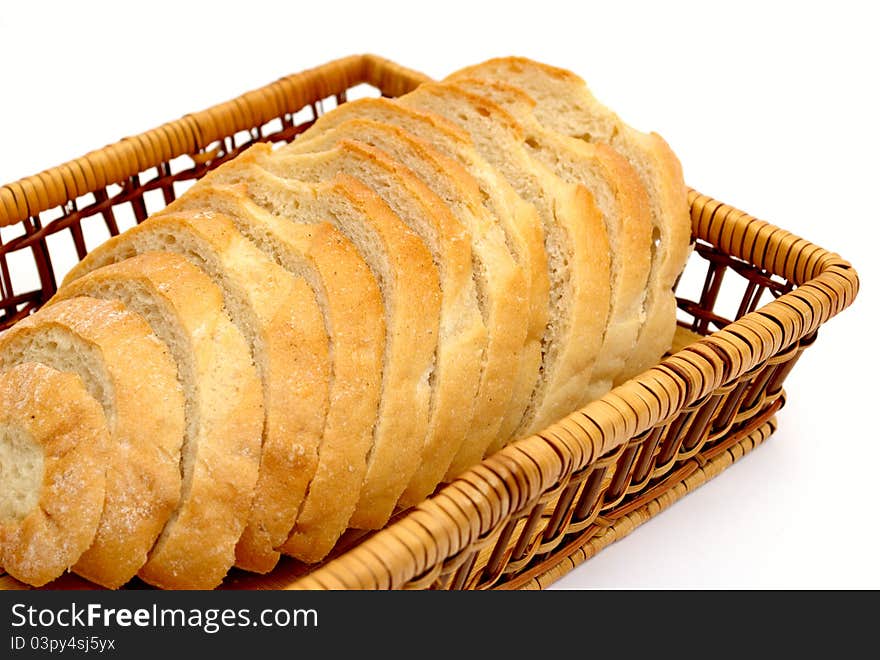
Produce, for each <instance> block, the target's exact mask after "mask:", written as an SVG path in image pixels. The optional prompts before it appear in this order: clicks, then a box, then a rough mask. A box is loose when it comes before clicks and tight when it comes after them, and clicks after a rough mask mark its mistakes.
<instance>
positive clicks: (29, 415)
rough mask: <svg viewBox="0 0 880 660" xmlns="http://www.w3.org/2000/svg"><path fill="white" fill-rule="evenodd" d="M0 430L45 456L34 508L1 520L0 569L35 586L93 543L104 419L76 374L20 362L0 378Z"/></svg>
mask: <svg viewBox="0 0 880 660" xmlns="http://www.w3.org/2000/svg"><path fill="white" fill-rule="evenodd" d="M0 429H12V430H13V432H15V433H20V434H22V435H24V436H25V437H26V438H27V440H28V441H30V442H32V443H35V444H36V445H38V446H39V448H40V451H41V453H42V462H43V470H42V475H41V479H40V483H39V494H38V496H37V498H36V506H34V507H33V508H32V509H31V510H30V511H29V512H28V513H27V514H25V515H24V516H23V517H21V518H18V519H14V518H7V519H5V520H0V566H3V567H5V569H6V570H7V571H8V572H9V574H10V575H12V576H13V577H15V578H16V579H18V580H21V581H22V582H25V583H27V584H30V585H32V586H36V587H39V586H42V585H44V584H45V583H47V582H49V581H50V580H54V579H55V578H57V577H59V576H60V575H61V574H62V573H63V572H64V571H65V570H67V569H69V568H70V567H71V566H72V565H73V564H74V563H75V562H76V560H77V559H79V558H80V556H81V555H82V553H83V552H85V551H86V549H88V547H89V546H90V545H91V544H92V541H93V539H94V537H95V532H96V531H97V529H98V523H99V522H100V520H101V512H102V510H103V508H104V493H105V472H106V466H107V458H108V456H109V445H110V436H109V433H108V430H107V420H106V418H105V417H104V411H103V410H102V409H101V405H100V404H99V403H98V402H97V401H95V400H94V399H93V398H92V397H91V396H90V395H89V393H88V392H87V391H86V389H85V387H84V386H83V383H82V381H81V380H80V378H79V377H78V376H77V375H75V374H71V373H64V372H61V371H56V370H55V369H52V368H51V367H47V366H45V365H43V364H39V363H24V364H19V365H16V366H14V367H11V368H10V369H8V370H6V371H4V372H3V373H2V374H0Z"/></svg>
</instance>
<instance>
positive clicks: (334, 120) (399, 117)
mask: <svg viewBox="0 0 880 660" xmlns="http://www.w3.org/2000/svg"><path fill="white" fill-rule="evenodd" d="M354 118H367V119H373V120H375V121H380V122H383V123H386V124H390V125H392V126H399V127H401V128H403V129H405V130H407V131H409V132H410V133H412V134H413V135H417V136H419V137H420V138H421V139H423V140H425V141H426V142H428V143H429V144H430V145H431V146H432V147H434V148H435V149H436V150H437V151H439V152H441V153H442V154H444V155H445V156H447V157H448V158H451V159H453V160H454V161H456V162H457V163H458V164H459V165H461V166H462V167H463V168H464V169H465V170H467V172H468V173H469V174H470V175H471V176H472V177H473V178H474V180H475V181H476V182H477V184H478V185H479V191H480V198H481V200H482V203H483V206H484V208H485V209H486V210H487V211H488V212H489V213H491V214H492V215H493V216H494V217H495V219H496V220H497V221H498V224H499V227H500V228H501V230H502V231H503V232H504V238H505V241H506V243H507V247H508V249H509V250H510V253H511V255H512V256H513V257H514V259H515V260H516V262H517V264H518V265H519V266H520V268H521V269H522V270H523V272H524V274H525V275H526V276H527V277H526V279H527V287H528V300H529V308H528V317H529V319H528V331H527V333H526V338H525V343H524V345H523V349H522V351H521V353H520V359H519V363H518V364H515V365H509V368H510V367H511V366H512V369H513V370H515V371H516V377H515V381H514V385H513V389H512V391H511V394H510V398H509V400H508V405H507V410H506V411H505V417H504V419H503V420H502V422H501V425H500V427H499V429H498V431H497V434H496V437H495V439H494V440H493V441H492V443H491V444H490V445H489V448H488V453H493V452H495V451H497V450H498V449H500V448H501V446H502V445H503V443H504V441H505V440H507V439H509V438H510V437H511V435H512V434H513V432H514V430H515V429H516V427H517V426H518V425H519V423H520V421H521V417H522V411H523V410H525V408H526V405H527V403H528V401H529V398H530V397H531V394H532V390H533V388H534V385H535V382H536V380H537V378H538V373H539V371H540V367H541V340H542V338H543V336H544V331H545V329H546V327H547V311H548V310H547V308H548V301H549V291H548V289H549V280H548V272H547V253H546V252H545V251H544V231H543V227H542V225H541V221H540V219H539V217H538V213H537V210H536V209H535V207H534V205H533V204H530V203H528V202H526V201H525V200H524V199H523V198H522V197H520V196H519V195H518V194H517V193H516V191H515V190H514V189H513V188H512V187H511V186H510V184H509V183H508V182H507V180H506V179H505V178H504V177H503V176H502V175H501V174H500V173H499V172H498V170H496V169H495V168H494V167H492V165H490V164H489V163H488V161H486V160H485V159H484V158H483V157H482V156H481V155H480V153H479V152H478V151H477V150H476V149H475V148H474V144H473V141H472V140H471V138H470V136H469V135H468V133H467V132H465V131H463V130H462V129H460V128H459V127H458V126H456V125H455V124H453V123H452V122H450V121H448V120H447V119H444V118H443V117H441V116H440V115H438V114H435V113H432V112H422V111H419V110H415V109H413V108H407V107H404V106H402V105H400V104H399V103H395V102H394V101H392V100H390V99H385V98H379V99H359V100H357V101H351V102H349V103H345V104H343V105H341V106H339V107H338V108H336V109H335V110H334V111H333V112H329V113H327V114H325V115H323V116H321V117H320V118H319V119H318V120H317V121H316V122H315V123H314V125H313V126H312V127H311V128H309V130H307V131H306V132H305V133H303V134H302V135H301V136H300V137H299V138H297V139H298V140H303V139H305V140H308V139H310V137H311V136H312V135H315V134H319V133H321V132H323V131H329V130H331V129H332V128H334V127H336V126H339V125H340V124H342V123H344V122H346V121H347V120H349V119H354ZM511 411H514V412H513V413H511Z"/></svg>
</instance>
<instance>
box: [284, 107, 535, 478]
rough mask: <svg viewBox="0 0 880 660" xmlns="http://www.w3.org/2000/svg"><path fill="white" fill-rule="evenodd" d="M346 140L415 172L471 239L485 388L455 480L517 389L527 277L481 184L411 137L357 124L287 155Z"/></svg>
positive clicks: (474, 459)
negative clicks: (486, 201)
mask: <svg viewBox="0 0 880 660" xmlns="http://www.w3.org/2000/svg"><path fill="white" fill-rule="evenodd" d="M346 139H357V140H359V141H361V142H364V143H366V144H369V145H370V146H372V147H375V148H377V149H379V150H381V151H383V152H385V153H386V154H388V155H390V156H391V157H392V158H394V159H395V160H396V161H397V162H399V163H401V164H402V165H404V166H405V167H407V168H409V169H410V170H412V171H413V172H414V173H415V174H416V175H417V176H418V177H419V178H420V179H421V180H422V181H423V182H425V185H427V186H428V188H430V189H431V190H432V191H433V192H434V193H435V194H436V195H437V196H438V197H439V198H440V199H442V200H443V201H444V202H445V203H446V205H447V206H448V207H449V209H450V210H451V211H452V213H453V215H454V216H455V217H456V218H457V219H458V220H459V222H460V223H461V224H462V226H464V227H465V228H466V229H467V230H468V233H469V234H470V237H471V251H472V255H473V270H474V275H475V279H476V287H477V302H478V304H479V307H480V313H481V315H482V318H483V323H484V325H485V326H486V330H487V344H486V350H485V352H484V354H483V363H482V367H481V375H480V384H479V389H478V391H477V396H476V399H475V401H474V413H473V421H472V422H471V427H470V429H469V430H468V433H467V439H466V440H465V442H464V443H463V444H462V446H461V448H460V449H459V451H458V454H456V456H455V458H454V459H453V461H452V464H451V465H450V467H449V469H448V471H447V474H446V479H447V480H448V479H451V478H454V477H455V476H457V475H458V474H459V473H461V472H463V471H464V470H466V469H467V468H469V467H471V466H472V465H474V464H475V463H478V462H479V461H480V460H481V459H482V458H483V455H484V453H485V451H486V449H487V448H488V447H489V445H490V444H491V443H492V441H493V440H495V438H496V437H497V435H498V429H499V427H500V425H501V421H502V417H503V415H504V412H505V410H506V408H507V405H508V402H509V400H510V394H511V392H512V391H513V389H514V386H515V378H516V375H517V374H516V370H515V369H512V368H511V366H512V365H516V364H518V363H519V360H520V356H521V353H522V349H523V345H524V342H525V338H526V332H527V329H528V328H527V326H528V321H529V309H528V300H527V297H526V294H527V289H526V284H525V276H524V274H523V271H522V269H521V268H520V267H519V266H518V265H517V263H516V262H515V261H514V259H513V257H512V256H511V253H510V251H509V249H508V247H507V244H506V241H505V237H504V234H503V232H502V230H501V228H500V227H499V224H498V221H497V219H496V218H495V216H494V215H492V214H491V213H490V212H489V211H488V210H487V209H486V208H485V207H484V206H483V205H482V202H481V195H480V188H479V184H478V183H477V182H476V181H475V180H474V178H473V177H472V176H471V175H470V174H468V172H467V170H465V169H464V168H463V167H461V165H459V164H458V163H457V162H456V161H454V160H452V159H451V158H449V157H447V156H444V155H443V154H441V153H440V152H439V151H437V150H436V149H434V148H433V147H431V146H430V145H429V144H428V143H427V142H425V141H422V140H420V139H418V138H416V137H415V136H414V135H413V134H412V133H409V132H408V131H406V130H404V129H402V128H400V127H397V126H393V125H390V124H385V123H381V122H377V121H373V120H370V119H352V120H350V121H347V122H344V123H342V124H340V125H338V126H336V127H334V128H332V129H329V130H327V131H324V132H322V133H315V134H312V135H311V136H310V137H309V139H308V140H302V139H298V140H297V141H296V142H294V143H293V144H292V145H291V146H290V148H288V149H287V151H288V152H289V153H309V152H319V151H326V150H329V149H332V148H333V147H335V146H336V145H337V144H338V143H339V142H341V141H342V140H346Z"/></svg>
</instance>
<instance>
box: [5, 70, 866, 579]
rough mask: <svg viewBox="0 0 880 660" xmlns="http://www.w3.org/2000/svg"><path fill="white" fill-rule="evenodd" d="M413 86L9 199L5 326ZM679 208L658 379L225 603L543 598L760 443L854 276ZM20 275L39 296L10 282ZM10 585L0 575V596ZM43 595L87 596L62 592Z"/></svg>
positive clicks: (274, 90)
mask: <svg viewBox="0 0 880 660" xmlns="http://www.w3.org/2000/svg"><path fill="white" fill-rule="evenodd" d="M424 80H427V78H426V77H425V76H423V75H422V74H419V73H417V72H414V71H411V70H409V69H405V68H403V67H401V66H399V65H397V64H394V63H392V62H389V61H387V60H383V59H381V58H378V57H375V56H372V55H362V56H352V57H348V58H345V59H342V60H338V61H335V62H332V63H329V64H326V65H324V66H321V67H318V68H316V69H312V70H309V71H306V72H303V73H300V74H296V75H292V76H288V77H286V78H282V79H281V80H278V81H277V82H275V83H272V84H270V85H267V86H265V87H262V88H260V89H257V90H254V91H252V92H249V93H247V94H244V95H243V96H240V97H238V98H236V99H234V100H231V101H228V102H226V103H221V104H219V105H217V106H214V107H212V108H209V109H207V110H203V111H201V112H196V113H193V114H188V115H185V116H184V117H183V118H181V119H179V120H177V121H173V122H170V123H167V124H164V125H162V126H160V127H158V128H156V129H153V130H150V131H147V132H145V133H142V134H140V135H136V136H133V137H129V138H125V139H123V140H122V141H120V142H117V143H115V144H112V145H109V146H107V147H104V148H103V149H99V150H97V151H94V152H91V153H89V154H87V155H86V156H83V157H81V158H78V159H76V160H73V161H70V162H68V163H65V164H63V165H60V166H58V167H55V168H53V169H50V170H47V171H45V172H42V173H40V174H38V175H36V176H31V177H28V178H25V179H22V180H20V181H17V182H15V183H11V184H8V185H6V186H3V187H2V188H0V227H3V228H4V229H3V234H2V236H0V239H2V240H0V271H2V272H0V278H2V280H0V284H2V302H0V329H3V328H6V327H9V326H10V325H12V324H13V323H15V322H16V321H17V320H18V319H20V318H23V317H24V316H26V315H28V314H30V313H31V312H33V311H34V310H35V309H37V308H39V306H40V305H41V304H43V303H44V302H45V301H46V300H48V298H49V297H51V295H52V294H53V293H54V292H55V289H56V285H57V282H58V280H59V277H60V276H62V275H63V274H64V273H63V272H60V271H61V270H62V268H60V267H59V263H60V261H59V254H62V253H65V252H66V253H68V254H69V253H71V247H72V248H73V250H74V251H75V253H76V255H77V256H78V258H79V259H82V258H83V257H84V256H85V255H86V253H87V251H88V250H87V246H86V242H87V240H86V239H87V237H88V236H91V235H92V233H93V230H94V229H95V228H96V226H100V228H101V230H102V231H103V232H104V235H105V236H111V235H116V234H118V233H119V232H120V231H121V230H124V229H125V226H124V225H125V222H124V220H125V217H130V218H131V220H130V222H131V223H133V222H141V221H143V220H144V219H146V218H147V216H148V215H149V214H150V213H153V212H156V211H158V210H159V209H160V208H162V207H163V206H164V205H166V204H168V203H170V202H171V201H172V200H174V199H175V197H176V196H177V195H179V194H180V193H181V192H182V190H183V189H184V188H185V187H186V186H187V185H188V184H189V183H191V182H192V181H193V180H195V179H198V178H199V177H201V176H202V175H203V174H205V173H206V172H207V171H209V170H210V169H212V168H214V167H217V166H218V165H219V164H221V163H223V162H225V161H226V160H228V159H230V158H232V157H234V156H235V155H236V154H238V153H240V152H241V151H242V150H243V149H246V148H247V147H248V146H249V145H251V144H252V143H254V142H257V141H262V142H288V141H290V140H292V139H293V138H294V137H295V136H296V135H297V134H299V133H301V132H302V131H304V130H305V129H306V128H308V126H309V125H311V123H312V122H313V121H314V118H315V117H317V116H319V115H320V114H321V113H322V112H323V111H324V109H325V108H326V107H327V106H328V105H335V104H338V103H343V102H345V100H346V98H347V96H348V95H350V94H351V93H352V90H353V89H355V88H356V89H357V93H361V92H362V91H363V89H364V86H367V87H369V88H372V91H373V92H376V91H378V93H381V94H383V95H385V96H392V97H393V96H397V95H400V94H403V93H405V92H407V91H409V90H411V89H412V88H414V87H415V86H417V85H418V84H419V83H420V82H422V81H424ZM689 202H690V210H691V219H692V222H693V235H694V240H695V249H694V253H693V255H692V258H691V261H690V263H689V264H688V269H689V271H690V269H697V270H698V271H700V273H701V274H702V272H703V271H705V275H704V277H703V285H702V287H701V289H700V290H699V291H698V292H697V293H698V295H693V296H685V295H684V294H683V293H680V294H679V298H678V306H679V310H680V311H679V321H678V323H679V332H678V334H677V336H676V345H675V347H674V349H673V350H674V352H673V353H671V354H669V355H668V356H667V357H666V358H665V359H664V360H663V362H662V363H661V364H659V365H658V366H656V367H653V368H651V369H649V370H647V371H645V372H644V373H642V374H641V375H639V376H638V377H637V378H634V379H632V380H630V381H629V382H627V383H625V384H624V385H621V386H620V387H618V388H616V389H614V390H613V391H612V392H610V393H608V394H607V395H606V396H604V397H602V398H601V399H599V400H598V401H595V402H593V403H591V404H590V405H588V406H586V407H585V408H583V409H581V410H579V411H577V412H574V413H572V414H571V415H569V416H568V417H566V418H565V419H563V420H561V421H560V422H558V423H556V424H554V425H552V426H551V427H549V428H547V429H545V430H544V431H543V432H541V433H539V434H537V435H534V436H532V437H530V438H526V439H523V440H520V441H517V442H515V443H513V444H511V445H510V446H508V447H506V448H505V449H503V450H502V451H500V452H498V453H496V454H495V455H493V456H491V457H489V458H487V459H486V460H484V461H483V462H482V463H481V464H479V465H477V466H476V467H474V468H473V469H471V470H469V471H468V472H466V473H465V474H464V475H462V476H461V477H460V478H459V479H457V480H455V481H454V482H452V483H450V484H448V485H446V486H444V487H441V488H440V489H438V491H437V492H436V493H435V494H434V495H433V496H432V497H431V498H430V499H428V500H426V501H425V502H423V503H422V504H420V505H418V506H416V507H415V508H413V509H410V510H408V511H406V512H403V513H401V514H399V515H398V516H397V517H396V518H395V519H394V520H393V521H392V522H391V523H389V524H388V525H387V526H386V527H385V528H384V529H383V530H380V531H378V532H375V533H372V534H369V535H360V536H358V535H356V534H353V533H352V534H351V535H349V536H347V537H345V538H344V539H343V541H342V542H340V544H339V546H338V548H337V549H336V551H334V553H333V555H332V556H331V557H330V558H329V559H328V560H326V561H324V562H323V563H322V564H319V565H317V566H314V567H305V566H303V565H301V564H299V563H297V562H295V561H292V560H287V559H285V560H283V561H282V563H281V564H279V566H278V568H276V570H275V571H273V572H272V573H270V574H269V575H266V576H259V575H251V574H246V573H243V572H240V571H236V570H233V572H232V573H231V574H230V576H229V578H227V580H226V582H225V583H224V587H229V588H251V589H261V588H262V589H266V588H359V589H360V588H381V589H385V588H418V589H424V588H434V589H486V588H500V589H514V588H540V587H543V586H546V585H547V584H549V583H550V582H552V581H553V580H554V579H556V578H558V577H559V576H560V575H562V574H564V573H565V572H566V571H567V570H569V569H571V568H572V567H573V566H575V565H577V564H579V563H580V562H582V561H584V560H585V559H587V558H589V557H591V556H592V555H594V554H595V553H596V552H598V551H599V550H601V549H602V548H604V547H605V546H607V545H609V544H610V543H612V542H613V541H615V540H617V539H619V538H621V537H623V536H625V535H626V534H628V533H630V532H631V531H632V530H633V529H635V528H636V527H638V526H639V525H640V524H642V523H643V522H645V521H646V520H648V519H650V518H651V517H653V516H654V515H656V514H657V513H659V512H660V511H661V510H663V509H664V508H665V507H666V506H668V505H669V504H671V503H672V502H674V501H675V500H677V499H678V498H680V497H681V496H682V495H684V494H686V493H687V492H689V491H690V490H692V489H694V488H695V487H697V486H699V485H700V484H702V483H704V482H705V481H706V480H708V479H710V478H712V477H713V476H715V475H717V474H718V473H719V472H721V471H722V470H724V469H725V468H726V467H728V466H730V465H731V464H732V463H733V462H735V461H736V460H737V459H738V458H740V457H741V456H743V455H745V454H746V453H748V452H749V451H750V450H751V449H752V448H754V447H755V446H757V445H758V444H760V443H761V442H762V441H763V440H765V439H766V438H767V437H768V436H769V435H770V434H771V433H772V432H773V430H774V429H775V423H776V422H775V417H774V415H775V413H776V412H777V411H778V410H779V409H780V408H781V407H782V405H783V403H784V393H783V389H782V384H783V381H784V380H785V378H786V376H787V375H788V374H789V372H790V371H791V369H792V367H793V366H794V365H795V363H796V362H797V360H798V358H799V357H800V355H801V353H802V352H803V350H804V349H805V348H807V347H808V346H810V345H811V344H812V343H813V342H814V341H815V339H816V331H817V329H818V327H819V326H820V325H821V324H822V323H824V322H825V321H826V320H828V319H829V318H830V317H831V316H834V315H835V314H837V313H838V312H840V311H841V310H843V309H844V308H846V307H847V306H848V305H849V304H851V303H852V301H853V299H854V297H855V295H856V293H857V291H858V277H857V275H856V272H855V270H854V269H853V268H852V267H851V266H850V264H849V263H847V262H846V261H844V260H843V259H841V258H840V257H839V256H838V255H836V254H832V253H830V252H827V251H826V250H823V249H822V248H820V247H817V246H815V245H812V244H810V243H808V242H807V241H805V240H803V239H801V238H798V237H797V236H794V235H792V234H790V233H788V232H786V231H784V230H782V229H779V228H777V227H774V226H773V225H770V224H768V223H766V222H762V221H760V220H756V219H755V218H752V217H750V216H748V215H746V214H745V213H743V212H741V211H737V210H736V209H733V208H731V207H729V206H727V205H725V204H722V203H720V202H717V201H715V200H712V199H710V198H709V197H706V196H704V195H701V194H699V193H697V192H695V191H690V193H689ZM85 229H88V230H89V231H84V230H85ZM25 266H26V267H27V268H29V269H30V270H31V271H32V272H34V277H32V278H31V280H32V282H37V281H38V282H39V285H38V286H29V285H23V284H22V283H21V281H20V278H18V277H17V276H16V273H17V272H18V271H19V269H22V268H24V267H25ZM34 269H35V270H34ZM56 269H57V270H56ZM722 285H723V286H722ZM722 291H724V292H725V293H724V295H722ZM731 294H735V295H736V303H737V304H738V307H737V308H736V311H735V312H733V313H729V314H727V315H724V314H722V312H721V311H719V309H718V305H719V300H721V299H723V298H726V299H730V296H731ZM691 298H693V299H691ZM764 300H769V302H766V303H764ZM762 303H764V304H762ZM734 307H736V305H734ZM23 586H24V585H21V584H20V583H18V582H16V581H15V580H14V579H12V578H11V577H10V576H8V575H0V589H4V588H5V589H14V588H23ZM49 586H50V587H51V588H70V587H82V586H87V585H86V583H84V581H83V580H81V579H80V578H77V577H76V576H73V575H66V576H64V577H63V578H61V579H59V580H58V581H56V582H55V583H53V584H51V585H49Z"/></svg>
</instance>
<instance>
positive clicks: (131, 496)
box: [0, 297, 184, 588]
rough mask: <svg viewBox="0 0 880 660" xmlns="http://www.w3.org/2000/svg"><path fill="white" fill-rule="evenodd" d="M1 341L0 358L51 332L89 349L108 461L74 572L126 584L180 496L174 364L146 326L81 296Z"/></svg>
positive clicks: (120, 309)
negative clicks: (102, 394) (88, 538)
mask: <svg viewBox="0 0 880 660" xmlns="http://www.w3.org/2000/svg"><path fill="white" fill-rule="evenodd" d="M50 303H51V304H49V305H48V306H47V307H44V308H43V309H41V310H40V311H39V312H38V313H36V314H34V315H33V316H30V317H28V318H26V319H24V320H22V321H20V322H19V323H18V324H17V325H15V326H14V327H13V328H12V329H10V330H9V331H8V332H7V333H5V334H4V335H3V338H2V341H0V360H3V362H4V364H9V357H10V355H11V354H12V350H13V349H15V350H16V351H17V354H19V355H22V356H23V358H24V359H25V360H26V359H28V353H27V349H28V347H29V346H31V345H32V341H33V340H34V339H35V338H37V337H39V336H40V334H41V333H43V332H46V331H49V330H57V331H59V332H62V333H64V334H65V335H67V336H70V337H71V338H72V340H76V341H78V342H81V343H82V345H83V346H84V347H85V348H87V349H90V350H93V351H94V352H95V353H96V354H97V355H98V356H99V357H100V362H99V363H96V364H89V365H88V367H90V368H92V369H93V370H94V371H100V374H99V375H98V376H96V377H98V378H100V379H101V380H103V381H104V382H105V383H106V384H107V390H108V391H107V394H106V395H107V397H108V400H109V409H108V408H107V407H106V406H105V414H107V416H108V419H109V420H110V423H109V424H108V427H109V430H110V441H111V448H110V452H111V459H110V461H109V463H108V466H107V483H106V498H105V504H104V510H103V512H102V515H101V522H100V523H99V525H98V530H97V532H96V534H95V539H94V542H93V543H92V545H91V546H90V547H89V549H88V550H86V552H85V553H83V555H82V556H81V557H80V559H79V560H78V561H77V563H76V564H75V565H74V568H73V570H74V571H76V572H77V573H79V574H80V575H82V576H83V577H85V578H87V579H89V580H91V581H93V582H96V583H98V584H100V585H102V586H105V587H109V588H116V587H119V586H122V585H123V584H125V583H126V582H128V581H129V580H130V579H131V578H132V577H134V575H135V573H137V571H138V569H140V568H141V566H143V564H144V563H145V562H146V561H147V553H148V552H149V551H150V549H151V548H152V547H153V544H154V542H155V540H156V538H157V537H158V536H159V534H160V532H161V531H162V528H163V526H164V525H165V523H166V521H167V520H168V518H169V516H170V515H171V513H172V512H173V511H174V509H175V508H176V507H177V504H178V501H179V497H180V470H179V463H180V447H181V443H182V441H183V436H184V400H183V394H182V391H181V387H180V384H179V383H178V381H177V372H176V369H175V366H174V362H173V361H172V360H171V357H170V355H169V353H168V350H167V349H166V348H165V346H164V345H163V344H162V343H161V342H159V340H158V339H157V338H156V336H155V335H154V334H153V332H152V330H151V329H150V326H149V325H147V323H146V322H145V321H144V320H143V319H142V318H141V317H139V316H137V315H136V314H133V313H131V312H129V311H127V310H126V309H125V307H124V306H123V305H122V304H121V303H119V302H115V301H107V300H99V299H95V298H87V297H79V298H71V299H69V300H62V301H60V302H58V299H53V300H52V301H50Z"/></svg>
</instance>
